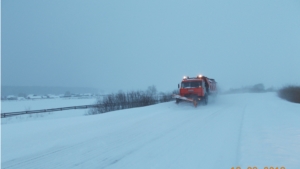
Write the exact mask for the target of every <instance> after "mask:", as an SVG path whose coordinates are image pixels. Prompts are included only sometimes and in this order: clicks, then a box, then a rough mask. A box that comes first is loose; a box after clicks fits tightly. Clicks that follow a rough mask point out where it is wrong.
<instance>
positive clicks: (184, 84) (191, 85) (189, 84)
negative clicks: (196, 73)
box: [181, 81, 201, 88]
mask: <svg viewBox="0 0 300 169" xmlns="http://www.w3.org/2000/svg"><path fill="white" fill-rule="evenodd" d="M200 86H201V81H195V82H193V81H191V82H182V83H181V88H196V87H200Z"/></svg>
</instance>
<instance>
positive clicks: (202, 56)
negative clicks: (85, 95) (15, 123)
mask: <svg viewBox="0 0 300 169" xmlns="http://www.w3.org/2000/svg"><path fill="white" fill-rule="evenodd" d="M1 10H2V11H1V12H2V58H1V59H2V65H1V69H2V72H1V77H2V85H22V86H23V85H25V86H31V85H34V86H72V87H73V86H76V87H81V86H82V87H95V88H98V89H104V90H110V91H112V90H116V91H117V90H119V89H122V90H124V91H127V90H132V89H146V88H147V87H148V86H150V85H155V86H156V87H157V89H158V90H159V91H171V90H173V89H176V88H177V84H178V83H179V82H180V80H181V78H182V76H183V75H189V76H196V75H197V74H203V75H206V76H208V77H211V78H215V79H216V81H217V82H219V85H220V86H221V87H222V88H223V89H228V88H230V87H241V86H246V85H252V84H256V83H264V84H265V86H266V87H269V86H274V87H281V86H283V85H286V84H300V1H298V0H285V1H282V0H272V1H271V0H269V1H268V0H265V1H262V0H251V1H240V0H235V1H223V0H220V1H212V0H205V1H203V0H195V1H190V0H186V1H161V0H151V1H140V0H136V1H133V0H126V1H121V0H118V1H116V0H106V1H105V0H101V1H99V0H93V1H92V0H87V1H82V0H63V1H62V0H26V1H23V0H2V9H1Z"/></svg>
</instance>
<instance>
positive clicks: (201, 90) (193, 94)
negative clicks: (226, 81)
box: [173, 75, 217, 107]
mask: <svg viewBox="0 0 300 169" xmlns="http://www.w3.org/2000/svg"><path fill="white" fill-rule="evenodd" d="M178 88H179V95H173V98H176V103H179V102H180V101H182V100H185V101H190V102H193V103H194V105H195V107H196V106H197V104H198V103H199V102H202V103H203V104H204V105H206V104H207V102H208V96H209V95H214V94H217V82H216V81H215V80H214V79H210V78H208V77H205V76H202V75H198V76H197V77H193V78H190V77H186V76H185V77H184V78H183V80H182V81H181V84H178Z"/></svg>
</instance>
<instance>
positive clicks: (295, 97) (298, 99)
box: [277, 86, 300, 103]
mask: <svg viewBox="0 0 300 169" xmlns="http://www.w3.org/2000/svg"><path fill="white" fill-rule="evenodd" d="M277 93H278V96H279V97H280V98H282V99H285V100H287V101H290V102H294V103H300V86H286V87H283V88H281V89H280V90H278V92H277Z"/></svg>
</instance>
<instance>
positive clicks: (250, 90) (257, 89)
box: [223, 83, 275, 94]
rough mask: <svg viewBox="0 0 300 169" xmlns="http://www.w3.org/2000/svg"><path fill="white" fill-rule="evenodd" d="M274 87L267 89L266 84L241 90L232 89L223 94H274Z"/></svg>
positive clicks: (241, 88)
mask: <svg viewBox="0 0 300 169" xmlns="http://www.w3.org/2000/svg"><path fill="white" fill-rule="evenodd" d="M274 91H275V89H274V88H273V87H270V88H267V89H266V88H265V86H264V84H262V83H258V84H255V85H253V86H246V87H240V88H231V89H229V90H228V91H225V92H223V93H224V94H234V93H263V92H274Z"/></svg>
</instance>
